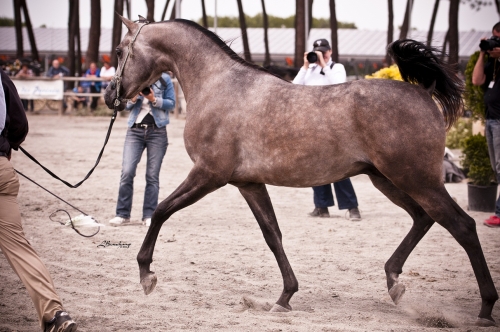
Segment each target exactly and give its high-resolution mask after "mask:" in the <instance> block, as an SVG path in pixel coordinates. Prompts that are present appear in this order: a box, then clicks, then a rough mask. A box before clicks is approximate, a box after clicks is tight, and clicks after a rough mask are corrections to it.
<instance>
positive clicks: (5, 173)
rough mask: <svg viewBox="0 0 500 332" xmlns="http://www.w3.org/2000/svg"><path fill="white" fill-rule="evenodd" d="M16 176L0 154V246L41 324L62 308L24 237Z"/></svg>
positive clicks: (43, 269) (48, 276) (41, 265)
mask: <svg viewBox="0 0 500 332" xmlns="http://www.w3.org/2000/svg"><path fill="white" fill-rule="evenodd" d="M18 192H19V179H18V177H17V174H16V172H15V171H14V168H13V167H12V164H11V163H10V161H9V160H8V159H7V158H6V157H4V156H0V249H2V252H3V254H4V256H5V258H7V260H8V261H9V264H10V266H12V268H13V269H14V271H15V272H16V273H17V275H18V276H19V278H20V279H21V281H22V282H23V284H24V286H25V287H26V289H27V290H28V293H29V295H30V296H31V299H32V300H33V304H34V305H35V308H36V311H37V313H38V318H39V320H40V324H41V325H42V328H43V322H46V321H49V320H51V319H52V318H53V317H54V315H55V314H56V311H59V310H63V309H62V305H61V299H60V298H59V296H58V295H57V293H56V290H55V288H54V283H53V282H52V278H51V277H50V274H49V271H48V270H47V268H46V267H45V265H44V264H43V262H42V261H41V260H40V258H39V257H38V255H37V253H36V252H35V250H34V249H33V248H32V247H31V245H30V243H29V242H28V240H27V239H26V237H25V235H24V232H23V227H22V224H21V214H20V212H19V206H18V205H17V194H18Z"/></svg>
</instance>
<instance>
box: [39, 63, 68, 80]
mask: <svg viewBox="0 0 500 332" xmlns="http://www.w3.org/2000/svg"><path fill="white" fill-rule="evenodd" d="M68 75H69V70H68V68H66V67H64V66H61V64H60V63H59V60H57V59H54V61H52V67H50V68H49V70H47V73H46V74H45V76H47V77H52V78H61V77H63V76H68Z"/></svg>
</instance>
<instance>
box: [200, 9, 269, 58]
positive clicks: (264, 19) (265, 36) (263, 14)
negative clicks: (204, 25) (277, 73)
mask: <svg viewBox="0 0 500 332" xmlns="http://www.w3.org/2000/svg"><path fill="white" fill-rule="evenodd" d="M202 1H203V0H202ZM260 2H261V3H262V19H263V23H264V47H265V48H266V55H265V57H264V67H266V66H269V65H270V64H271V55H270V54H269V38H268V37H267V30H269V20H268V19H267V12H266V5H265V3H264V0H260Z"/></svg>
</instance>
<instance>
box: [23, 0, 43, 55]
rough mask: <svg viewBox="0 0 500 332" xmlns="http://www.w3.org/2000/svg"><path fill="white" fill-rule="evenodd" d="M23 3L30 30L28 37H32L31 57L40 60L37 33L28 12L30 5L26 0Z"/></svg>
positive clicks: (26, 21) (27, 25)
mask: <svg viewBox="0 0 500 332" xmlns="http://www.w3.org/2000/svg"><path fill="white" fill-rule="evenodd" d="M21 4H22V8H23V13H24V22H25V23H26V30H28V38H29V39H30V46H31V58H32V59H33V60H36V61H40V58H39V56H38V48H37V47H36V40H35V34H34V33H33V25H31V19H30V14H29V12H28V6H27V5H26V1H25V0H21Z"/></svg>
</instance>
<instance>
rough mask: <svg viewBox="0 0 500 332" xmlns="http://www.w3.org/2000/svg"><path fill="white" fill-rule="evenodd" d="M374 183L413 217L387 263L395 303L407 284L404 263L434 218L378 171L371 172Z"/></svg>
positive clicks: (390, 293)
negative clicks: (401, 279)
mask: <svg viewBox="0 0 500 332" xmlns="http://www.w3.org/2000/svg"><path fill="white" fill-rule="evenodd" d="M369 176H370V179H371V180H372V182H373V185H374V186H375V187H376V188H377V189H378V190H380V191H381V192H382V193H383V194H384V195H385V196H387V198H389V199H390V200H391V201H392V202H393V203H394V204H396V205H397V206H399V207H401V208H402V209H404V210H405V211H406V212H408V214H409V215H410V216H411V217H412V219H413V226H412V227H411V229H410V232H408V234H407V235H406V237H405V238H404V239H403V242H401V244H400V245H399V246H398V248H397V249H396V251H395V252H394V253H393V254H392V256H391V257H390V258H389V260H388V261H387V263H385V274H386V276H387V289H388V290H389V295H390V296H391V298H392V300H393V301H394V303H395V304H398V303H399V301H400V300H401V297H402V296H403V295H404V292H405V286H404V285H403V284H400V283H399V275H400V274H401V273H403V265H404V263H405V262H406V260H407V259H408V256H410V254H411V252H412V251H413V249H415V246H416V245H417V244H418V243H419V242H420V240H421V239H422V238H423V237H424V235H425V234H427V231H428V230H429V229H430V228H431V226H432V225H433V224H434V220H432V218H431V217H429V215H428V214H427V213H426V212H425V211H424V209H422V207H421V206H420V205H418V203H417V202H415V201H414V200H413V198H411V197H410V196H408V195H407V194H406V193H405V192H404V191H402V190H400V189H398V188H396V186H394V185H393V184H392V182H390V181H389V180H387V178H386V177H385V176H383V175H382V174H380V173H379V172H376V173H375V174H370V175H369Z"/></svg>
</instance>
